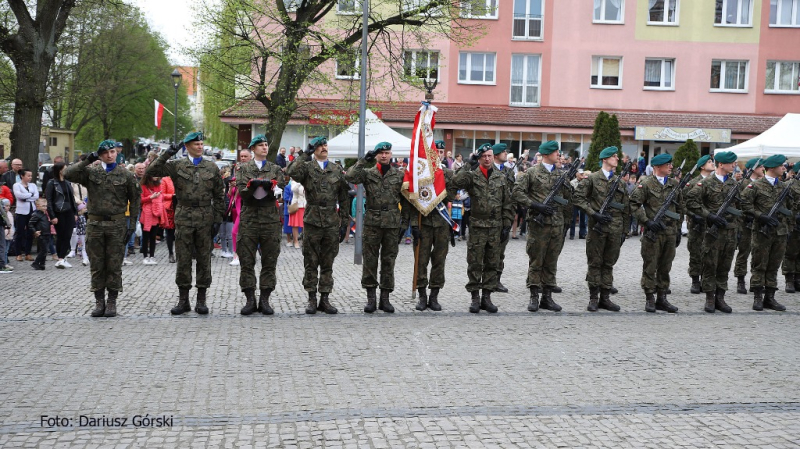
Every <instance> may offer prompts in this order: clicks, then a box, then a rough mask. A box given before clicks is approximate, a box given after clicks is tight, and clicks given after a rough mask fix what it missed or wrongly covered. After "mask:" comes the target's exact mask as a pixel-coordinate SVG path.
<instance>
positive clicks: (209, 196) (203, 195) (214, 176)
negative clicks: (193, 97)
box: [145, 132, 226, 315]
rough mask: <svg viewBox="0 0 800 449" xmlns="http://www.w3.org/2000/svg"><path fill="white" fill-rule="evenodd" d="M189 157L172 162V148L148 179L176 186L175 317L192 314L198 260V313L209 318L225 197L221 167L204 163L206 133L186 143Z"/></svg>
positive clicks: (175, 150)
mask: <svg viewBox="0 0 800 449" xmlns="http://www.w3.org/2000/svg"><path fill="white" fill-rule="evenodd" d="M183 144H184V145H185V146H186V153H187V157H185V158H181V159H177V160H174V161H169V158H171V157H172V156H174V155H175V154H177V153H178V150H179V148H178V146H177V145H171V146H170V147H169V149H168V150H166V151H164V152H163V153H162V154H161V156H159V157H158V159H156V160H155V161H153V163H152V164H150V166H148V167H147V171H146V172H145V176H147V175H149V176H159V177H163V176H169V177H170V179H172V183H173V184H174V185H175V197H173V202H174V201H175V199H177V206H176V208H175V254H176V256H177V258H178V267H177V269H176V270H175V283H176V284H177V285H178V292H179V294H178V304H177V305H176V306H175V307H173V308H172V310H170V313H172V314H173V315H180V314H182V313H185V312H188V311H190V310H192V307H191V305H190V304H189V290H191V288H192V259H193V258H195V259H197V283H196V284H195V286H196V287H197V304H195V308H194V310H195V312H197V313H199V314H201V315H205V314H207V313H208V306H207V305H206V290H207V289H208V288H209V287H210V286H211V251H212V250H213V248H214V244H213V234H214V232H213V229H214V228H215V227H217V226H218V225H219V224H220V223H222V217H223V215H224V214H225V206H226V204H225V193H224V190H223V183H222V177H221V176H220V174H219V168H217V164H215V163H214V162H211V161H207V160H205V159H203V133H199V132H193V133H190V134H188V135H187V136H186V137H185V138H184V139H183Z"/></svg>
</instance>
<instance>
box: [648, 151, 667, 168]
mask: <svg viewBox="0 0 800 449" xmlns="http://www.w3.org/2000/svg"><path fill="white" fill-rule="evenodd" d="M670 162H672V155H671V154H669V153H662V154H659V155H658V156H655V157H653V159H652V160H651V161H650V165H652V166H653V167H658V166H659V165H664V164H668V163H670Z"/></svg>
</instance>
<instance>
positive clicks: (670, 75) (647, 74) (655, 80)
mask: <svg viewBox="0 0 800 449" xmlns="http://www.w3.org/2000/svg"><path fill="white" fill-rule="evenodd" d="M674 79H675V60H674V59H645V60H644V88H645V89H648V90H659V89H660V90H675V84H674V81H673V80H674Z"/></svg>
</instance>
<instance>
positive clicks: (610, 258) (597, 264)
mask: <svg viewBox="0 0 800 449" xmlns="http://www.w3.org/2000/svg"><path fill="white" fill-rule="evenodd" d="M607 231H608V232H597V231H595V230H594V229H593V228H591V227H590V228H589V233H588V234H586V260H587V261H588V264H589V268H588V270H587V271H586V282H587V283H588V284H589V287H600V288H606V289H610V288H611V287H613V286H614V265H615V264H616V263H617V260H618V259H619V251H620V246H622V229H621V228H619V229H612V228H610V227H609V228H607Z"/></svg>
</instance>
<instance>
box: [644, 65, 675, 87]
mask: <svg viewBox="0 0 800 449" xmlns="http://www.w3.org/2000/svg"><path fill="white" fill-rule="evenodd" d="M647 61H661V86H643V89H644V90H656V91H673V90H675V74H676V73H677V69H676V68H675V58H644V66H645V74H646V73H647ZM667 61H670V62H672V74H671V78H670V79H671V80H672V86H670V87H666V86H664V79H665V77H664V75H665V74H666V73H665V70H666V69H665V67H666V64H665V62H667Z"/></svg>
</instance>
